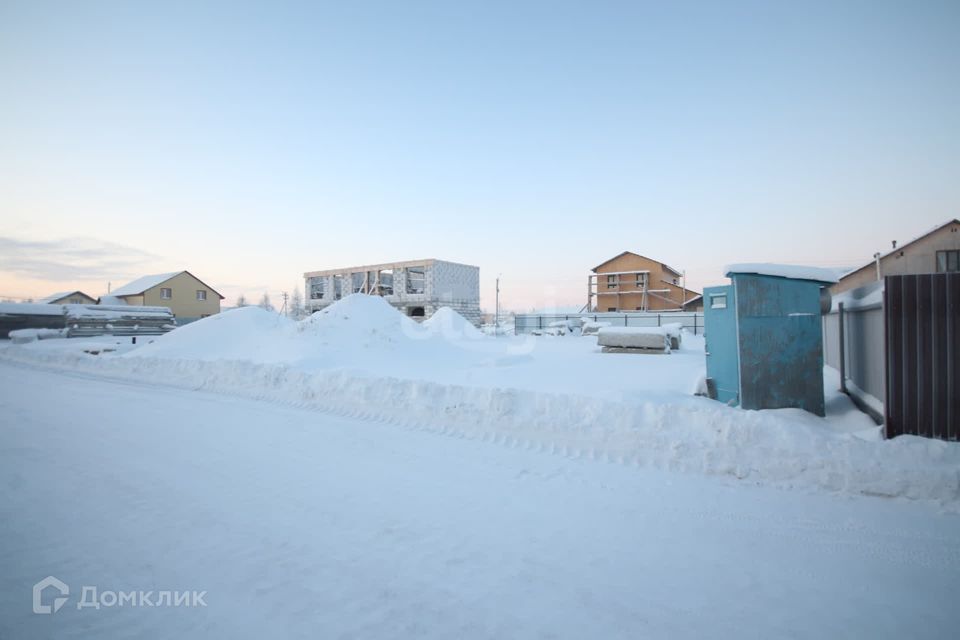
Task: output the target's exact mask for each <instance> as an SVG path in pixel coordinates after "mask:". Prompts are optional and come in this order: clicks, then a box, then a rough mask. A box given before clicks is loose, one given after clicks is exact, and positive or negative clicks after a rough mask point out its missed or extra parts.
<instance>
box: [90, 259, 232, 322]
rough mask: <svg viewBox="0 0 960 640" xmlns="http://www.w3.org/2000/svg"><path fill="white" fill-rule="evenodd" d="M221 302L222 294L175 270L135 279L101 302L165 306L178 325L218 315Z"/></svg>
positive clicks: (189, 275) (191, 276)
mask: <svg viewBox="0 0 960 640" xmlns="http://www.w3.org/2000/svg"><path fill="white" fill-rule="evenodd" d="M221 300H223V296H222V295H220V294H219V293H217V292H216V291H214V289H213V287H211V286H210V285H208V284H206V283H204V282H203V281H202V280H200V279H199V278H197V277H196V276H195V275H193V274H192V273H190V272H189V271H174V272H172V273H158V274H155V275H151V276H143V277H142V278H138V279H136V280H134V281H133V282H130V283H128V284H125V285H123V286H122V287H120V288H118V289H114V290H113V291H111V292H110V294H109V295H107V296H103V297H102V298H101V299H100V303H101V304H116V303H117V302H122V303H123V304H128V305H135V306H147V307H167V308H169V309H170V311H172V312H173V315H174V316H175V317H176V319H177V324H184V323H187V322H192V321H194V320H199V319H200V318H206V317H207V316H211V315H213V314H215V313H220V301H221Z"/></svg>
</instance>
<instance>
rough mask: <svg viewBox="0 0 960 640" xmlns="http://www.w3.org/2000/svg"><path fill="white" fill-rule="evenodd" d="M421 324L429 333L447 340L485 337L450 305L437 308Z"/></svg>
mask: <svg viewBox="0 0 960 640" xmlns="http://www.w3.org/2000/svg"><path fill="white" fill-rule="evenodd" d="M422 326H423V327H426V328H427V330H428V331H429V332H430V333H431V334H434V335H439V336H441V337H443V338H445V339H447V340H463V339H466V340H480V339H482V338H484V337H486V336H484V334H483V332H481V331H480V330H479V329H477V328H476V327H475V326H473V324H471V322H470V321H469V320H467V319H466V318H464V317H463V316H462V315H460V314H459V313H457V312H456V311H454V310H453V309H451V308H450V307H440V308H439V309H437V311H436V313H434V314H433V315H432V316H430V317H429V318H428V319H427V320H425V321H424V322H423V325H422Z"/></svg>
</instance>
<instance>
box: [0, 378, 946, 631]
mask: <svg viewBox="0 0 960 640" xmlns="http://www.w3.org/2000/svg"><path fill="white" fill-rule="evenodd" d="M0 415H2V416H3V419H2V426H0V483H2V492H0V638H4V639H6V638H42V637H57V638H67V637H100V638H111V637H133V636H140V637H314V638H335V637H349V638H364V639H367V638H402V637H435V638H452V637H463V638H508V637H524V638H531V637H545V638H549V637H557V638H603V639H607V638H641V637H645V638H659V637H662V638H683V637H720V638H722V637H738V638H754V637H755V638H772V637H778V638H780V637H798V638H824V637H831V638H836V637H874V638H877V637H913V638H918V637H930V638H934V637H943V638H947V637H955V633H956V629H957V628H958V626H960V612H958V609H957V607H956V604H955V602H956V596H957V594H958V593H960V517H957V516H956V515H949V514H941V513H938V512H937V511H936V510H935V508H933V507H931V506H930V505H929V504H924V503H916V502H904V501H894V500H884V499H879V498H839V497H836V496H831V495H826V494H814V493H804V492H798V491H794V492H791V491H782V490H773V489H765V488H758V487H753V486H750V485H748V484H746V483H742V482H741V483H738V482H737V481H736V480H734V479H732V478H730V479H724V478H717V477H701V476H695V475H684V474H679V473H670V472H664V471H648V470H643V469H638V468H636V467H631V466H621V465H617V464H610V463H604V462H599V461H592V460H582V459H580V460H571V459H567V458H564V457H561V456H554V455H549V454H544V453H537V452H532V451H526V450H521V449H515V448H510V447H508V446H505V445H502V444H493V443H486V442H478V441H471V440H465V439H459V438H454V437H449V436H444V435H439V434H436V433H430V432H426V431H417V430H413V429H405V428H400V427H397V426H395V425H388V424H381V423H377V422H372V421H365V420H362V419H359V418H347V417H337V416H332V415H328V414H323V413H318V412H312V411H306V410H300V409H293V408H288V407H283V406H279V405H273V404H269V403H266V402H260V401H252V400H244V399H238V398H231V397H225V396H218V395H213V394H207V393H202V392H189V391H183V390H175V389H169V388H163V387H153V386H148V385H141V384H118V383H116V382H106V381H102V380H97V379H95V378H89V377H81V376H78V375H65V374H55V373H50V372H45V371H41V370H38V369H31V368H27V367H19V366H18V367H13V366H10V365H8V364H0ZM48 575H52V576H55V577H57V578H59V579H60V580H62V581H63V582H64V583H66V584H67V585H68V586H69V587H70V594H69V599H68V600H67V602H66V604H65V605H64V606H63V607H62V609H60V610H59V611H58V612H56V613H53V614H50V615H43V614H35V613H32V611H31V599H32V593H31V589H32V587H33V585H34V583H36V582H37V581H39V580H40V579H42V578H44V577H46V576H48ZM89 585H93V586H96V587H97V588H98V591H99V592H104V591H116V592H130V591H153V592H154V593H155V594H156V593H159V592H160V591H163V590H171V591H173V590H176V591H190V590H194V591H206V596H205V598H204V600H205V602H206V604H207V606H206V607H189V608H187V607H161V606H155V607H139V606H137V607H132V606H124V607H120V606H113V607H106V606H104V607H102V608H100V609H99V610H97V609H94V608H92V607H83V608H81V609H78V608H77V604H78V602H79V601H80V599H81V587H82V586H89ZM51 599H52V595H51V596H49V597H47V598H46V600H45V602H47V603H48V604H49V601H50V600H51Z"/></svg>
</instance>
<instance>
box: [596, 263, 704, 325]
mask: <svg viewBox="0 0 960 640" xmlns="http://www.w3.org/2000/svg"><path fill="white" fill-rule="evenodd" d="M682 280H683V274H682V273H680V272H679V271H677V270H676V269H673V268H672V267H669V266H667V265H666V264H664V263H662V262H659V261H657V260H653V259H651V258H647V257H646V256H641V255H639V254H636V253H633V252H631V251H624V252H623V253H621V254H620V255H617V256H615V257H613V258H610V259H609V260H607V261H606V262H602V263H600V264H599V265H597V266H596V267H594V268H593V269H592V273H591V274H590V275H589V276H587V290H588V299H587V309H588V310H590V311H619V312H624V311H680V310H685V311H694V310H697V309H702V308H703V298H702V297H701V296H700V294H699V293H698V292H696V291H691V290H689V289H686V288H684V287H683V286H682V282H681V281H682Z"/></svg>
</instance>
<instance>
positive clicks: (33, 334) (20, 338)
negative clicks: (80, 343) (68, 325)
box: [9, 329, 66, 344]
mask: <svg viewBox="0 0 960 640" xmlns="http://www.w3.org/2000/svg"><path fill="white" fill-rule="evenodd" d="M9 335H10V341H11V342H13V344H27V343H28V342H34V341H36V340H50V339H53V338H65V337H66V334H65V331H64V330H63V329H14V330H13V331H11V332H10V334H9Z"/></svg>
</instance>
